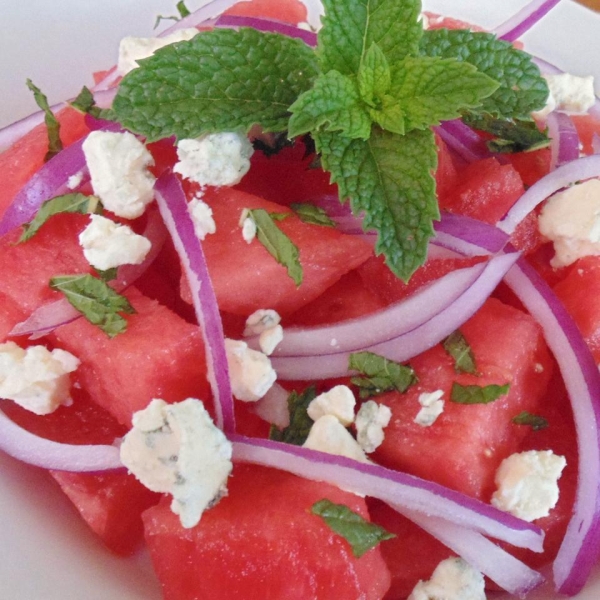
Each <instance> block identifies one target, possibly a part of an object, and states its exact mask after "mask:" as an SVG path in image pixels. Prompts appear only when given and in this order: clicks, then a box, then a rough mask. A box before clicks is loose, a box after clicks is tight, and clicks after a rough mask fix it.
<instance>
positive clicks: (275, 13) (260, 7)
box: [225, 0, 306, 25]
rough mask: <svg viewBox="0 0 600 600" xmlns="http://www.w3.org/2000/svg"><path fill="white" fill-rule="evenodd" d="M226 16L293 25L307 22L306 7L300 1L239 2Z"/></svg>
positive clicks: (262, 0)
mask: <svg viewBox="0 0 600 600" xmlns="http://www.w3.org/2000/svg"><path fill="white" fill-rule="evenodd" d="M225 14H228V15H238V16H243V17H261V18H263V19H276V20H278V21H283V22H284V23H290V24H291V25H297V24H298V23H302V22H304V21H306V6H305V5H304V4H303V3H302V2H300V0H253V1H252V2H239V3H238V4H235V5H234V6H232V7H231V8H230V9H229V10H227V11H226V13H225Z"/></svg>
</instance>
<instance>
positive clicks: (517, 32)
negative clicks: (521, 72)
mask: <svg viewBox="0 0 600 600" xmlns="http://www.w3.org/2000/svg"><path fill="white" fill-rule="evenodd" d="M559 2H560V0H533V1H532V2H530V3H529V4H527V5H526V6H524V7H523V8H522V9H521V10H520V11H519V12H518V13H517V14H516V15H514V16H512V17H511V18H510V19H508V21H505V22H504V23H502V25H499V26H498V27H496V28H495V29H494V30H493V33H495V34H496V35H497V36H498V37H499V38H500V39H503V40H506V41H507V42H514V41H515V40H517V39H518V38H520V37H521V36H522V35H523V34H524V33H526V32H527V31H529V30H530V29H531V28H532V27H533V26H534V25H535V24H536V23H537V22H538V21H539V20H540V19H542V18H543V17H545V16H546V15H547V14H548V13H549V12H550V11H551V10H552V9H553V8H554V7H555V6H556V5H557V4H558V3H559Z"/></svg>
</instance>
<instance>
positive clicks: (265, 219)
mask: <svg viewBox="0 0 600 600" xmlns="http://www.w3.org/2000/svg"><path fill="white" fill-rule="evenodd" d="M248 217H249V218H251V219H252V220H253V221H254V223H255V224H256V237H257V239H258V241H259V242H260V243H261V244H262V245H263V246H264V247H265V248H266V249H267V251H268V252H269V254H270V255H271V256H272V257H273V258H274V259H275V260H276V261H277V262H278V263H279V264H280V265H282V266H284V267H285V268H286V269H287V272H288V275H289V276H290V277H291V278H292V279H293V280H294V283H295V284H296V285H297V286H299V285H300V284H301V283H302V265H301V264H300V252H299V251H298V247H297V246H296V244H294V242H292V240H290V238H289V237H288V236H287V235H285V233H283V231H281V229H279V227H277V225H276V224H275V221H274V220H273V217H272V216H271V215H270V214H269V213H268V212H267V211H266V210H263V209H262V208H256V209H253V210H249V211H248Z"/></svg>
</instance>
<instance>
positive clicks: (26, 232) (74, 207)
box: [19, 193, 102, 243]
mask: <svg viewBox="0 0 600 600" xmlns="http://www.w3.org/2000/svg"><path fill="white" fill-rule="evenodd" d="M101 212H102V204H101V202H100V198H98V197H97V196H86V195H84V194H79V193H74V194H65V195H64V196H56V197H55V198H51V199H50V200H46V202H44V203H43V204H42V206H41V207H40V209H39V210H38V212H37V214H36V215H35V217H34V218H33V220H32V221H30V222H29V223H27V224H25V225H23V233H22V234H21V237H20V238H19V243H20V242H26V241H27V240H30V239H31V238H32V237H33V236H34V235H35V234H36V233H37V232H38V231H39V229H40V227H41V226H42V225H43V224H44V223H45V222H46V221H47V220H48V219H49V218H50V217H52V216H53V215H57V214H59V213H80V214H83V215H84V214H87V213H96V214H99V213H101Z"/></svg>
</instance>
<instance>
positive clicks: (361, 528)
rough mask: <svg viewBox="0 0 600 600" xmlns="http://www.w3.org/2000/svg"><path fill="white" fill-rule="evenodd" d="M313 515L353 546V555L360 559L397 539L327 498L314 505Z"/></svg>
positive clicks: (344, 506)
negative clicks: (376, 548)
mask: <svg viewBox="0 0 600 600" xmlns="http://www.w3.org/2000/svg"><path fill="white" fill-rule="evenodd" d="M311 512H312V513H313V515H317V516H319V517H321V518H322V519H323V520H324V521H325V523H326V524H327V525H328V527H329V528H330V529H332V530H333V531H335V533H337V534H338V535H341V536H342V537H343V538H344V539H345V540H346V541H347V542H348V543H349V544H350V546H352V554H354V556H355V557H356V558H360V557H361V556H362V555H363V554H365V553H366V552H368V551H369V550H371V548H375V546H377V544H379V543H380V542H383V541H384V540H391V539H392V538H395V537H396V536H395V534H393V533H390V532H389V531H386V530H385V529H384V528H383V527H380V526H379V525H376V524H375V523H371V522H369V521H367V520H366V519H364V518H363V517H361V516H360V515H359V514H358V513H355V512H354V511H353V510H351V509H350V508H348V507H347V506H346V505H344V504H334V503H333V502H331V500H327V499H326V498H325V499H323V500H319V501H318V502H316V503H315V504H313V506H312V508H311Z"/></svg>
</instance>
